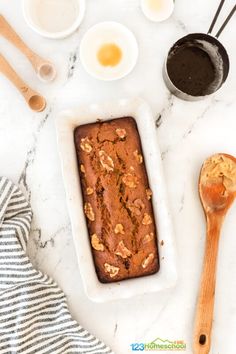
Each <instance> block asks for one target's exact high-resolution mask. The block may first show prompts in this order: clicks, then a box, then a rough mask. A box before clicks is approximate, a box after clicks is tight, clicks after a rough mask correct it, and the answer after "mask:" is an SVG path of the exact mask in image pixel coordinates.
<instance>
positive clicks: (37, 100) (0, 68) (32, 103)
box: [0, 54, 46, 112]
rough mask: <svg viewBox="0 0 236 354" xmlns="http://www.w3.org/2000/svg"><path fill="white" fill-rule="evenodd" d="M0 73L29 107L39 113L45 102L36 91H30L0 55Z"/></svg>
mask: <svg viewBox="0 0 236 354" xmlns="http://www.w3.org/2000/svg"><path fill="white" fill-rule="evenodd" d="M0 72H2V73H3V74H4V75H5V76H6V77H7V78H8V79H9V80H10V81H11V82H12V83H13V85H15V86H16V88H17V89H18V90H19V91H20V93H21V94H22V95H23V97H24V98H25V100H26V102H27V104H28V105H29V107H30V108H31V109H32V110H33V111H36V112H41V111H43V110H44V109H45V107H46V100H45V98H44V97H43V96H41V95H39V94H38V93H37V92H36V91H34V90H32V89H31V88H30V87H29V86H28V85H27V84H26V83H25V82H24V81H23V80H22V79H21V78H20V77H19V76H18V74H17V73H16V72H15V70H14V69H13V68H12V67H11V65H10V64H9V63H8V61H7V60H6V59H5V58H4V57H3V56H2V55H1V54H0Z"/></svg>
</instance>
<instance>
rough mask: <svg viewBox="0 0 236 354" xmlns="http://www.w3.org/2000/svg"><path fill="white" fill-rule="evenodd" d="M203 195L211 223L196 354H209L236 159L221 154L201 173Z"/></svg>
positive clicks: (234, 188) (233, 193)
mask: <svg viewBox="0 0 236 354" xmlns="http://www.w3.org/2000/svg"><path fill="white" fill-rule="evenodd" d="M199 193H200V198H201V202H202V206H203V209H204V212H205V216H206V221H207V233H206V248H205V257H204V264H203V272H202V278H201V285H200V292H199V298H198V304H197V311H196V319H195V330H194V342H193V351H194V354H208V353H209V351H210V347H211V330H212V321H213V313H214V300H215V283H216V266H217V255H218V246H219V239H220V231H221V226H222V223H223V221H224V218H225V215H226V213H227V211H228V209H229V208H230V206H231V205H232V203H233V201H234V199H235V197H236V158H235V157H233V156H231V155H227V154H217V155H214V156H212V157H210V158H209V159H207V160H206V161H205V162H204V164H203V166H202V170H201V173H200V179H199Z"/></svg>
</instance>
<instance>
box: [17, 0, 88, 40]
mask: <svg viewBox="0 0 236 354" xmlns="http://www.w3.org/2000/svg"><path fill="white" fill-rule="evenodd" d="M39 1H40V0H23V1H22V7H23V15H24V18H25V21H26V23H27V24H28V26H29V27H30V28H31V29H32V30H34V31H35V32H36V33H38V34H39V35H41V36H43V37H46V38H52V39H59V38H65V37H67V36H69V35H70V34H72V33H73V32H74V31H75V30H76V29H77V28H78V27H79V25H80V24H81V22H82V20H83V18H84V14H85V7H86V4H85V0H74V1H75V3H76V5H77V6H78V13H77V15H76V18H75V19H74V21H73V23H71V24H70V25H68V27H67V28H64V29H63V30H61V31H54V32H53V31H48V30H47V29H45V28H44V26H43V25H42V24H40V22H39V17H38V10H37V8H36V3H37V2H39ZM54 1H55V0H54ZM50 15H51V16H52V17H53V16H54V17H55V14H53V13H52V14H50V13H47V16H50Z"/></svg>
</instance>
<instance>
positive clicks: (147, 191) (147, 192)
mask: <svg viewBox="0 0 236 354" xmlns="http://www.w3.org/2000/svg"><path fill="white" fill-rule="evenodd" d="M146 194H147V199H148V200H150V199H151V198H152V191H151V189H150V188H148V189H146Z"/></svg>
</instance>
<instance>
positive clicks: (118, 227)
mask: <svg viewBox="0 0 236 354" xmlns="http://www.w3.org/2000/svg"><path fill="white" fill-rule="evenodd" d="M114 231H115V234H122V235H124V233H125V231H124V226H123V225H122V224H116V227H115V229H114Z"/></svg>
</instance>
